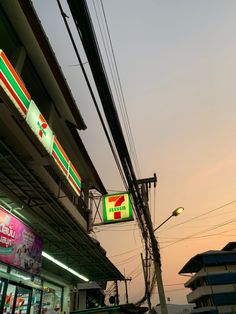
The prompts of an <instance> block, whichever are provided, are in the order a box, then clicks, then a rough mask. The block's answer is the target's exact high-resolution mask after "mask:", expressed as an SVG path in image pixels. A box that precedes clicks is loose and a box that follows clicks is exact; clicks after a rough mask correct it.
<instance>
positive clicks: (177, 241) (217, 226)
mask: <svg viewBox="0 0 236 314" xmlns="http://www.w3.org/2000/svg"><path fill="white" fill-rule="evenodd" d="M233 222H236V219H234V220H229V221H227V222H224V223H223V224H219V225H216V226H214V227H211V228H209V229H205V230H202V231H199V232H196V233H194V234H192V235H190V236H187V237H184V238H182V239H179V240H176V241H174V242H172V243H170V244H168V245H166V246H164V247H162V249H165V248H167V247H169V246H172V245H174V244H176V243H179V242H182V241H185V240H189V239H192V238H193V237H194V236H195V235H198V234H202V233H205V232H208V231H211V230H215V229H218V228H221V227H223V226H226V225H228V224H231V223H233Z"/></svg>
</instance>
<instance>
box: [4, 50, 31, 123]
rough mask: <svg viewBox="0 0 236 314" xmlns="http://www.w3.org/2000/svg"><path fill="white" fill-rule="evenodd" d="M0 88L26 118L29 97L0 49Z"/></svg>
mask: <svg viewBox="0 0 236 314" xmlns="http://www.w3.org/2000/svg"><path fill="white" fill-rule="evenodd" d="M0 87H2V89H3V90H4V92H5V94H6V95H7V96H8V97H9V98H10V100H11V101H12V103H13V104H14V105H15V107H16V108H17V109H18V110H19V112H20V113H21V115H23V117H26V114H27V111H28V109H29V104H30V100H31V96H30V94H29V93H28V91H27V89H26V88H25V86H24V84H23V83H22V80H21V78H20V77H19V75H18V74H17V73H16V71H15V70H14V68H13V66H12V65H11V64H10V62H9V60H8V59H7V57H6V55H5V54H4V52H3V51H2V50H1V49H0Z"/></svg>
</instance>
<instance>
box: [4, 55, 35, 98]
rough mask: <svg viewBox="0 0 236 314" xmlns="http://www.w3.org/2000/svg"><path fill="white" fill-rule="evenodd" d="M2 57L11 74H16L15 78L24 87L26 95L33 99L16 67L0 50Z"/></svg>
mask: <svg viewBox="0 0 236 314" xmlns="http://www.w3.org/2000/svg"><path fill="white" fill-rule="evenodd" d="M0 57H2V59H3V61H4V62H5V63H6V65H7V67H8V68H9V70H10V71H11V74H12V75H13V76H14V78H15V80H16V81H17V83H18V84H19V86H20V88H21V89H22V91H23V92H24V94H25V96H26V97H27V98H28V99H29V100H30V99H31V96H30V94H29V93H28V91H27V89H26V88H25V86H24V84H23V83H22V81H21V79H20V77H19V76H18V74H17V73H16V71H15V69H14V68H13V66H12V65H11V63H10V61H9V60H8V59H7V57H6V55H5V53H4V52H3V51H0Z"/></svg>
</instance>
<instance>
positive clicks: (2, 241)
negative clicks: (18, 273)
mask: <svg viewBox="0 0 236 314" xmlns="http://www.w3.org/2000/svg"><path fill="white" fill-rule="evenodd" d="M42 248H43V241H42V239H41V238H40V237H39V236H37V235H36V234H35V233H34V232H33V230H32V229H30V228H29V227H27V226H26V225H25V224H24V223H23V222H21V221H20V220H18V219H17V218H16V217H14V216H12V215H11V214H9V213H8V212H7V211H6V210H4V209H3V208H2V207H1V206H0V261H2V262H4V263H7V264H10V265H12V266H16V267H18V268H21V269H23V270H25V271H27V272H30V273H33V274H38V273H39V271H40V267H41V256H42Z"/></svg>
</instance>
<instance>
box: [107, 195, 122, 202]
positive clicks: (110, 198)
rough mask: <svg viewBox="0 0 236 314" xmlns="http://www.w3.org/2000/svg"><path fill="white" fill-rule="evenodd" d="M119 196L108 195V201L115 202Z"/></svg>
mask: <svg viewBox="0 0 236 314" xmlns="http://www.w3.org/2000/svg"><path fill="white" fill-rule="evenodd" d="M119 197H120V195H117V196H110V197H108V202H115V201H116V200H117V199H118V198H119Z"/></svg>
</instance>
